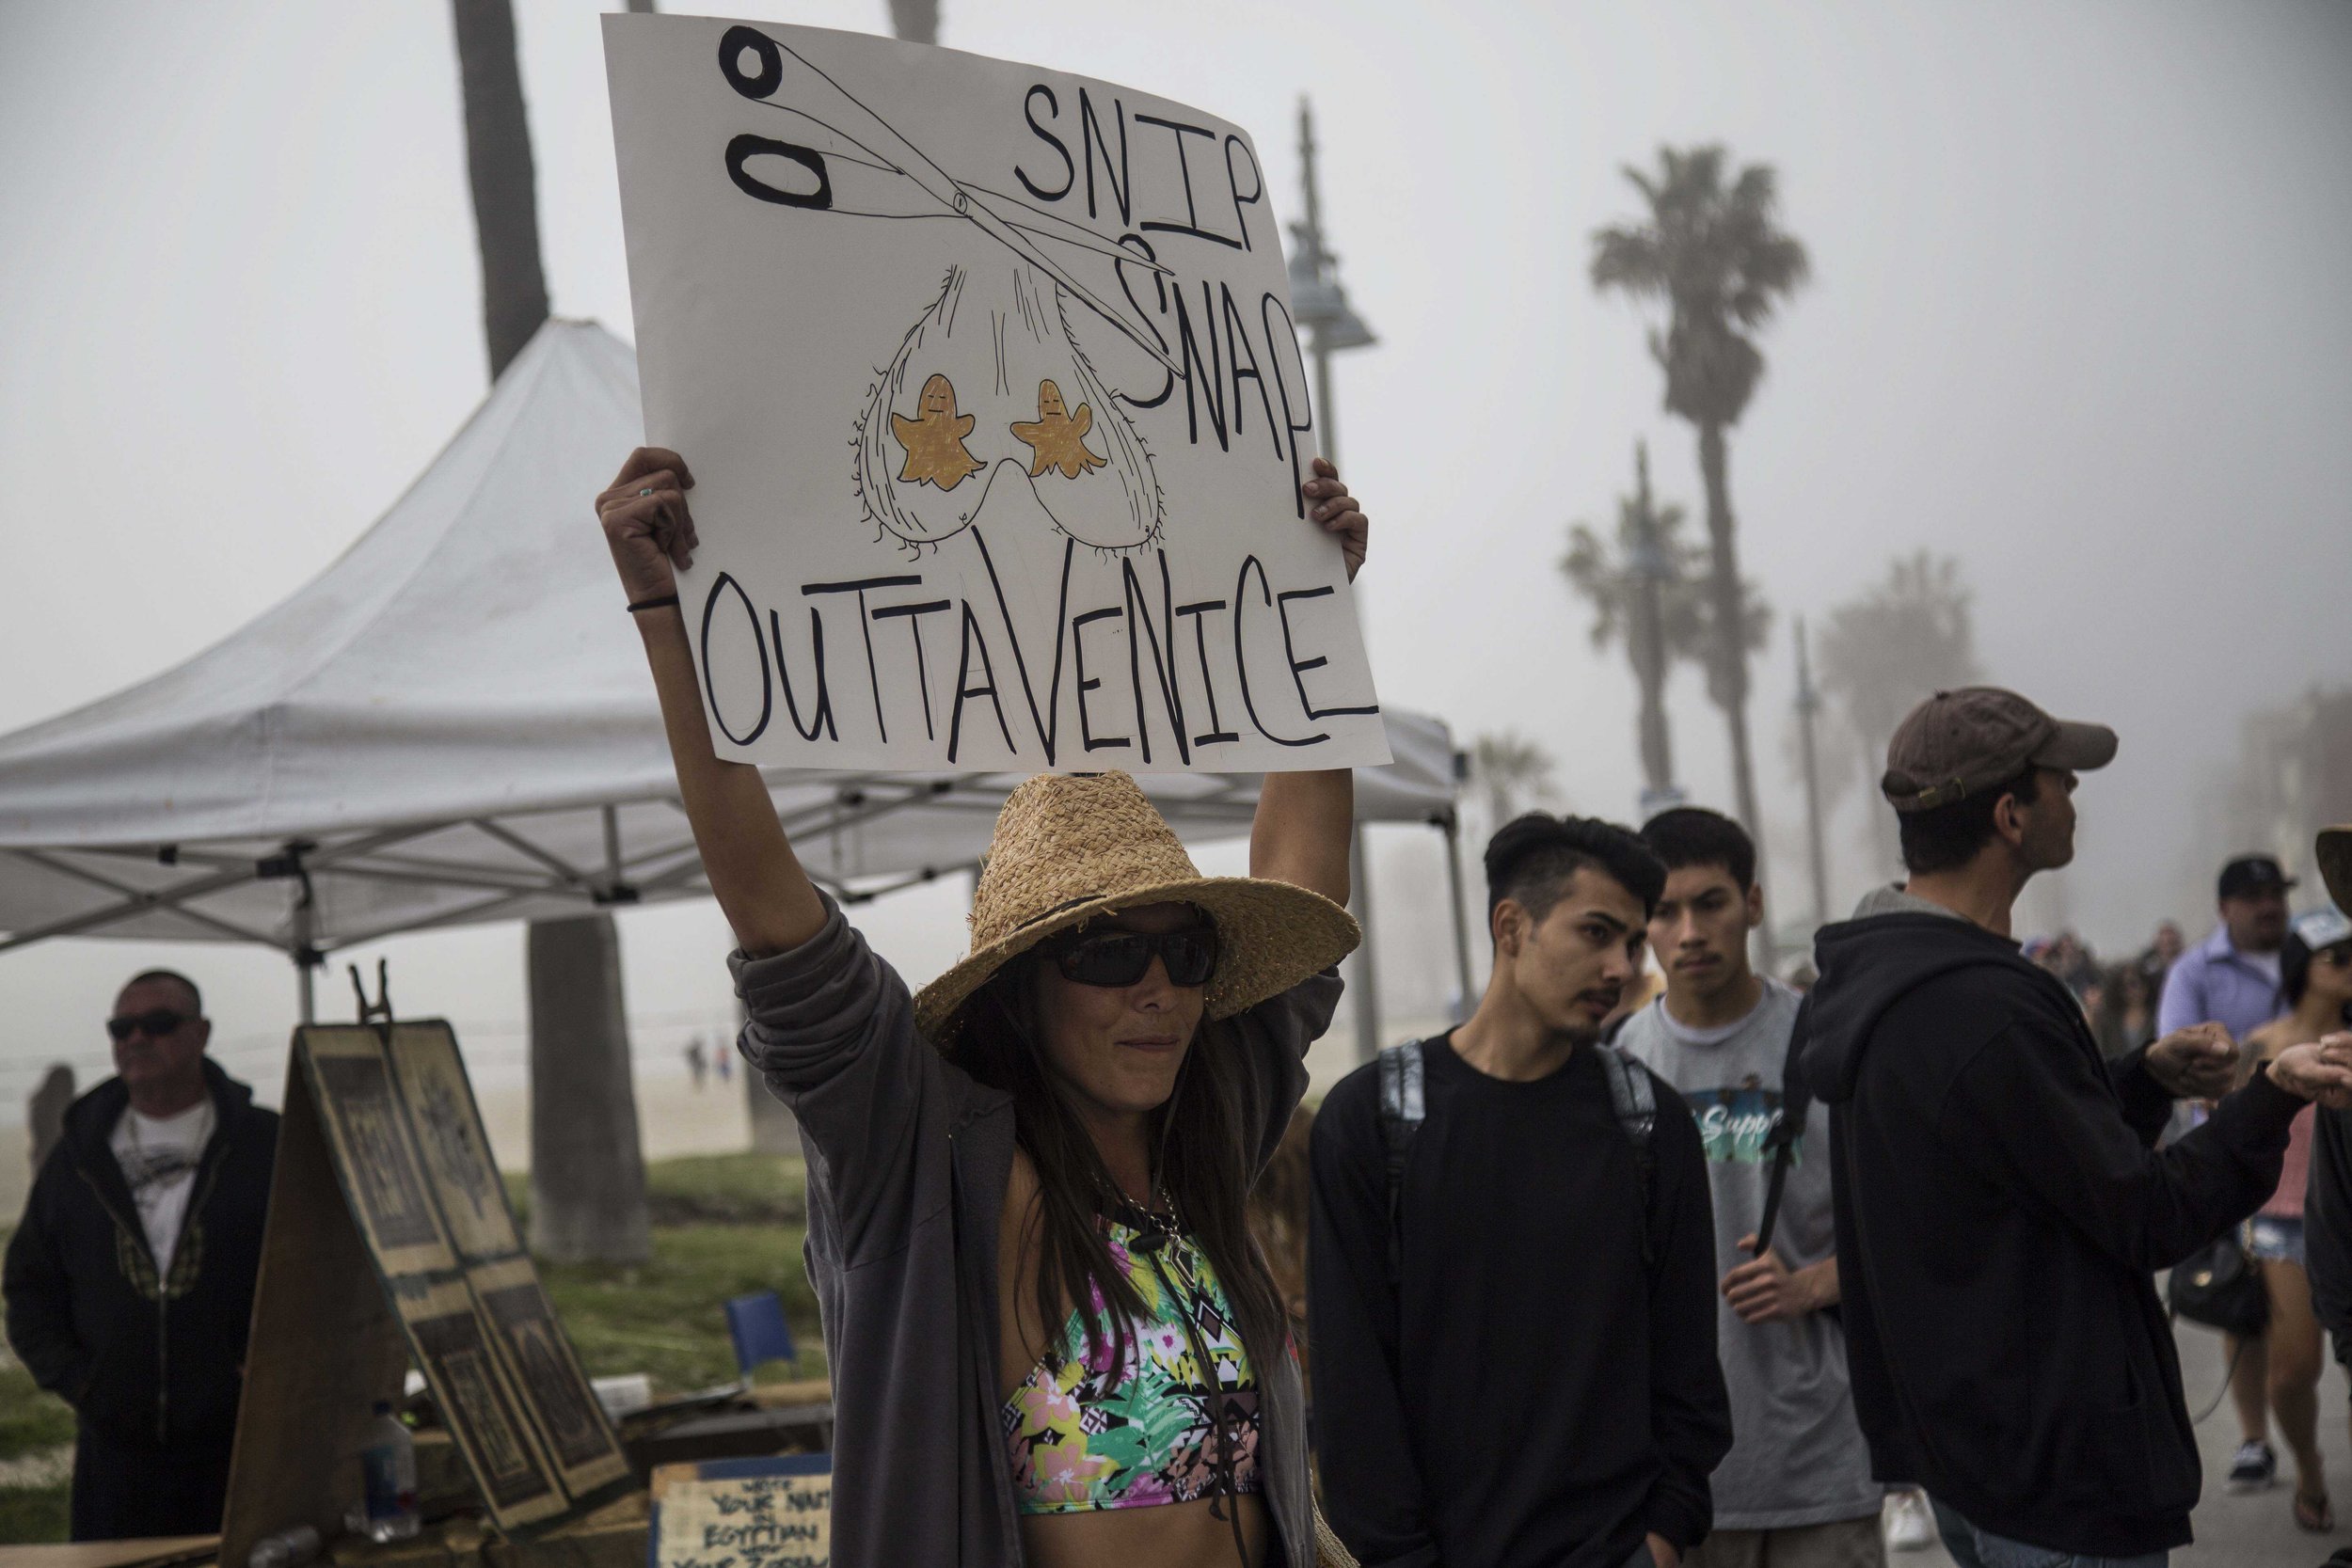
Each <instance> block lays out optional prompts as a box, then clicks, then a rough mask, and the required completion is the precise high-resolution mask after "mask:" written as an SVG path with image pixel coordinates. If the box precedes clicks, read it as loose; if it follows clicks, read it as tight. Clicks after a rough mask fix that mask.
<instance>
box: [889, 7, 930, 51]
mask: <svg viewBox="0 0 2352 1568" xmlns="http://www.w3.org/2000/svg"><path fill="white" fill-rule="evenodd" d="M890 30H891V31H892V32H894V33H896V34H898V36H899V37H900V38H902V39H904V40H907V41H908V42H909V43H937V42H938V41H939V0H890Z"/></svg>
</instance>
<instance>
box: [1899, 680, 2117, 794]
mask: <svg viewBox="0 0 2352 1568" xmlns="http://www.w3.org/2000/svg"><path fill="white" fill-rule="evenodd" d="M2114 760H2115V732H2114V731H2113V730H2111V729H2108V728H2107V727H2106V725H2105V724H2081V723H2076V722H2074V721H2071V720H2064V719H2053V718H2051V717H2050V716H2049V715H2048V714H2046V713H2044V712H2042V710H2041V709H2040V708H2038V707H2036V706H2034V705H2033V704H2031V703H2029V702H2027V701H2026V699H2025V698H2023V697H2020V696H2019V695H2018V694H2017V693H2016V692H2014V691H2004V690H2002V689H2000V688H1999V687H1997V686H1963V687H1958V688H1955V689H1952V690H1950V691H1939V692H1937V693H1936V694H1935V695H1934V696H1932V697H1930V698H1929V699H1928V700H1927V701H1926V702H1924V703H1921V704H1920V705H1918V706H1917V707H1915V708H1913V709H1912V710H1911V714H1910V717H1908V718H1906V719H1905V720H1904V721H1902V722H1901V723H1900V724H1898V725H1897V726H1896V727H1895V738H1894V739H1892V740H1890V741H1888V742H1887V743H1886V776H1885V777H1884V778H1883V779H1881V780H1880V781H1879V788H1880V789H1881V790H1882V791H1883V792H1884V794H1885V796H1886V799H1887V802H1888V803H1889V804H1890V805H1892V806H1893V807H1894V808H1895V809H1896V810H1897V811H1933V810H1934V809H1935V808H1936V807H1938V806H1948V805H1950V804H1952V803H1953V802H1954V801H1955V800H1966V799H1967V798H1968V797H1969V796H1971V795H1974V794H1976V793H1977V792H1978V791H1979V790H1986V789H1991V788H1993V787H1994V785H1996V784H2007V783H2008V782H2009V781H2010V780H2011V779H2013V778H2015V777H2017V775H2018V774H2020V773H2023V772H2024V771H2025V770H2026V768H2029V767H2030V768H2064V769H2066V770H2067V771H2069V772H2074V773H2087V772H2089V771H2090V769H2092V768H2105V767H2106V765H2107V764H2108V763H2110V762H2113V761H2114Z"/></svg>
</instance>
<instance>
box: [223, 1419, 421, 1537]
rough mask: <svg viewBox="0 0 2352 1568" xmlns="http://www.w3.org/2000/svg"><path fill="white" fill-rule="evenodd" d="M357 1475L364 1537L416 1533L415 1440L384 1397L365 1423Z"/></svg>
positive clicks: (401, 1535) (406, 1535) (408, 1535)
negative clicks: (361, 1491) (362, 1493)
mask: <svg viewBox="0 0 2352 1568" xmlns="http://www.w3.org/2000/svg"><path fill="white" fill-rule="evenodd" d="M359 1475H360V1479H361V1483H362V1484H363V1485H364V1487H365V1488H366V1502H365V1504H364V1507H365V1509H366V1512H367V1534H368V1539H369V1540H371V1541H405V1540H407V1539H408V1538H409V1537H410V1536H412V1535H414V1534H416V1533H417V1440H416V1439H415V1438H414V1437H411V1436H409V1435H408V1429H407V1428H406V1427H405V1426H403V1425H401V1424H400V1418H398V1417H396V1416H394V1415H393V1414H392V1406H391V1402H389V1401H388V1400H378V1401H376V1402H375V1419H374V1420H373V1421H371V1422H369V1423H368V1435H367V1443H366V1446H365V1447H364V1448H362V1449H360V1450H359ZM256 1568H262V1565H259V1564H257V1565H256ZM271 1568H275V1565H271Z"/></svg>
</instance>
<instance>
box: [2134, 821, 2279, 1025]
mask: <svg viewBox="0 0 2352 1568" xmlns="http://www.w3.org/2000/svg"><path fill="white" fill-rule="evenodd" d="M2293 886H2295V879H2294V878H2292V877H2290V876H2288V875H2287V874H2286V873H2285V872H2284V871H2283V870H2281V869H2280V866H2279V863H2278V861H2277V860H2276V859H2275V858H2274V857H2272V856H2269V855H2238V856H2235V857H2233V859H2232V860H2231V861H2230V863H2228V864H2227V865H2225V866H2223V867H2222V868H2221V879H2220V884H2219V887H2218V889H2217V902H2218V904H2219V907H2220V914H2221V923H2220V924H2219V925H2217V926H2216V927H2214V928H2213V930H2212V932H2211V933H2210V934H2208V935H2207V936H2206V938H2205V940H2204V941H2202V942H2199V943H2198V944H2197V945H2196V946H2194V947H2192V948H2190V949H2189V950H2188V951H2187V952H2185V953H2184V954H2182V955H2181V958H2180V961H2179V962H2178V963H2176V964H2174V965H2173V966H2172V970H2171V973H2170V974H2167V975H2166V976H2165V980H2164V999H2163V1001H2162V1002H2160V1003H2159V1004H2158V1005H2157V1007H2156V1032H2157V1033H2158V1034H2160V1035H2166V1034H2170V1033H2171V1032H2172V1031H2173V1030H2175V1029H2185V1028H2187V1027H2188V1026H2189V1025H2190V1024H2192V1023H2209V1022H2210V1023H2218V1024H2220V1025H2221V1026H2222V1027H2223V1028H2225V1029H2227V1030H2229V1031H2230V1034H2231V1037H2233V1038H2234V1039H2244V1038H2245V1037H2247V1036H2249V1035H2250V1034H2252V1033H2253V1032H2254V1031H2255V1030H2257V1029H2259V1028H2261V1027H2262V1026H2263V1025H2264V1024H2265V1023H2268V1022H2270V1021H2271V1020H2272V1019H2274V1018H2277V1017H2278V1016H2279V1013H2280V1001H2279V944H2280V942H2284V941H2285V940H2286V935H2287V890H2288V889H2289V888H2292V887H2293Z"/></svg>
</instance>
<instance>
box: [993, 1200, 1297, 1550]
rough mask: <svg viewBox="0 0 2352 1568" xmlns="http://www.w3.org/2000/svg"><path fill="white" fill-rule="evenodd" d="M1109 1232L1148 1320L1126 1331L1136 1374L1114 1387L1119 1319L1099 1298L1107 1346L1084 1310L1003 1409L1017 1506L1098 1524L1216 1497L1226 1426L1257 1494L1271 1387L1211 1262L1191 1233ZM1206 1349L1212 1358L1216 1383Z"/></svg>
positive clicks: (1239, 1469) (1244, 1486)
mask: <svg viewBox="0 0 2352 1568" xmlns="http://www.w3.org/2000/svg"><path fill="white" fill-rule="evenodd" d="M1103 1226H1104V1232H1105V1234H1106V1237H1107V1239H1108V1241H1109V1243H1110V1254H1111V1262H1112V1264H1113V1265H1114V1266H1115V1267H1117V1268H1118V1269H1119V1270H1120V1272H1121V1273H1122V1274H1124V1275H1126V1278H1127V1282H1128V1284H1129V1285H1131V1286H1132V1287H1134V1289H1135V1291H1136V1296H1137V1297H1138V1298H1140V1299H1141V1301H1142V1302H1143V1307H1144V1315H1143V1316H1142V1317H1140V1318H1138V1319H1135V1320H1133V1321H1131V1322H1130V1323H1127V1324H1126V1328H1127V1333H1128V1338H1129V1343H1128V1346H1127V1354H1126V1356H1125V1365H1124V1366H1122V1367H1121V1368H1120V1378H1119V1381H1118V1382H1116V1383H1114V1382H1112V1381H1111V1367H1112V1362H1113V1360H1114V1358H1115V1355H1116V1328H1115V1320H1113V1319H1112V1318H1111V1317H1110V1315H1109V1314H1108V1313H1106V1311H1105V1308H1104V1301H1103V1295H1102V1291H1100V1290H1099V1289H1093V1290H1092V1292H1091V1293H1092V1295H1093V1307H1094V1314H1095V1317H1096V1320H1097V1321H1098V1322H1099V1323H1102V1325H1103V1329H1104V1338H1105V1342H1104V1344H1103V1345H1102V1346H1101V1347H1100V1348H1099V1349H1089V1346H1088V1344H1087V1336H1086V1323H1085V1320H1084V1319H1083V1318H1082V1317H1081V1316H1080V1315H1079V1314H1078V1313H1077V1312H1075V1311H1073V1312H1072V1313H1071V1315H1070V1322H1069V1323H1068V1325H1067V1326H1066V1327H1064V1329H1063V1330H1062V1334H1061V1338H1060V1339H1059V1341H1058V1342H1057V1343H1056V1344H1055V1345H1054V1346H1053V1347H1052V1348H1051V1349H1049V1350H1048V1351H1047V1352H1046V1354H1045V1358H1044V1359H1043V1360H1041V1361H1040V1362H1039V1363H1038V1364H1037V1366H1036V1368H1035V1369H1034V1370H1031V1371H1030V1373H1029V1375H1028V1377H1027V1378H1025V1380H1023V1382H1022V1384H1021V1386H1020V1387H1018V1388H1016V1389H1014V1390H1013V1392H1012V1397H1011V1398H1009V1399H1008V1400H1006V1401H1005V1402H1004V1404H1003V1405H1002V1406H1001V1407H999V1409H998V1412H997V1418H998V1420H999V1422H1000V1423H1001V1424H1002V1426H1003V1428H1004V1433H1005V1443H1006V1446H1007V1448H1008V1449H1009V1452H1010V1457H1011V1460H1012V1493H1013V1500H1014V1502H1015V1504H1016V1506H1017V1507H1018V1508H1019V1510H1020V1512H1021V1513H1091V1512H1094V1511H1096V1510H1099V1509H1109V1508H1149V1507H1152V1505H1154V1504H1157V1503H1182V1502H1191V1501H1193V1500H1195V1499H1196V1498H1200V1497H1211V1496H1214V1495H1216V1493H1217V1492H1218V1490H1219V1488H1218V1486H1217V1476H1216V1472H1217V1461H1218V1459H1219V1457H1220V1443H1219V1439H1218V1435H1217V1433H1218V1428H1219V1426H1220V1425H1222V1427H1223V1428H1224V1432H1225V1439H1224V1441H1225V1442H1226V1443H1228V1444H1230V1445H1231V1456H1232V1494H1233V1495H1234V1496H1240V1495H1242V1494H1244V1493H1253V1492H1256V1491H1258V1490H1259V1489H1260V1486H1261V1481H1260V1477H1259V1473H1258V1424H1259V1409H1258V1383H1257V1379H1256V1377H1255V1376H1253V1375H1252V1373H1251V1370H1250V1366H1249V1355H1248V1351H1246V1350H1245V1349H1244V1348H1243V1345H1242V1338H1241V1328H1240V1325H1239V1324H1237V1323H1235V1322H1234V1321H1233V1315H1232V1310H1231V1308H1230V1307H1228V1306H1227V1304H1226V1300H1225V1290H1224V1287H1223V1286H1222V1285H1220V1284H1218V1283H1217V1278H1216V1271H1215V1270H1213V1269H1212V1268H1211V1267H1210V1266H1209V1259H1208V1258H1207V1256H1206V1255H1205V1254H1203V1253H1202V1252H1201V1250H1200V1246H1199V1245H1198V1244H1197V1243H1195V1242H1194V1241H1193V1239H1192V1238H1191V1237H1190V1236H1188V1235H1185V1234H1184V1233H1183V1232H1181V1231H1174V1232H1167V1233H1156V1232H1155V1233H1147V1232H1145V1231H1142V1230H1139V1229H1136V1227H1131V1226H1127V1225H1123V1224H1120V1222H1118V1221H1116V1220H1108V1219H1106V1220H1104V1222H1103ZM1139 1240H1141V1241H1144V1242H1145V1243H1146V1245H1145V1246H1144V1247H1142V1248H1141V1249H1138V1248H1137V1246H1136V1243H1137V1242H1138V1241H1139ZM1155 1240H1156V1241H1158V1242H1159V1243H1160V1244H1159V1245H1158V1246H1157V1248H1156V1249H1153V1248H1152V1247H1151V1246H1150V1244H1149V1243H1151V1242H1152V1241H1155ZM1187 1324H1189V1325H1190V1332H1187V1329H1186V1325H1187ZM1196 1344H1197V1345H1198V1346H1199V1351H1200V1354H1206V1355H1207V1357H1208V1359H1209V1363H1210V1365H1209V1367H1208V1369H1207V1375H1206V1376H1205V1377H1204V1376H1203V1374H1202V1369H1201V1367H1200V1361H1199V1356H1198V1354H1196V1351H1195V1346H1196Z"/></svg>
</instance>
